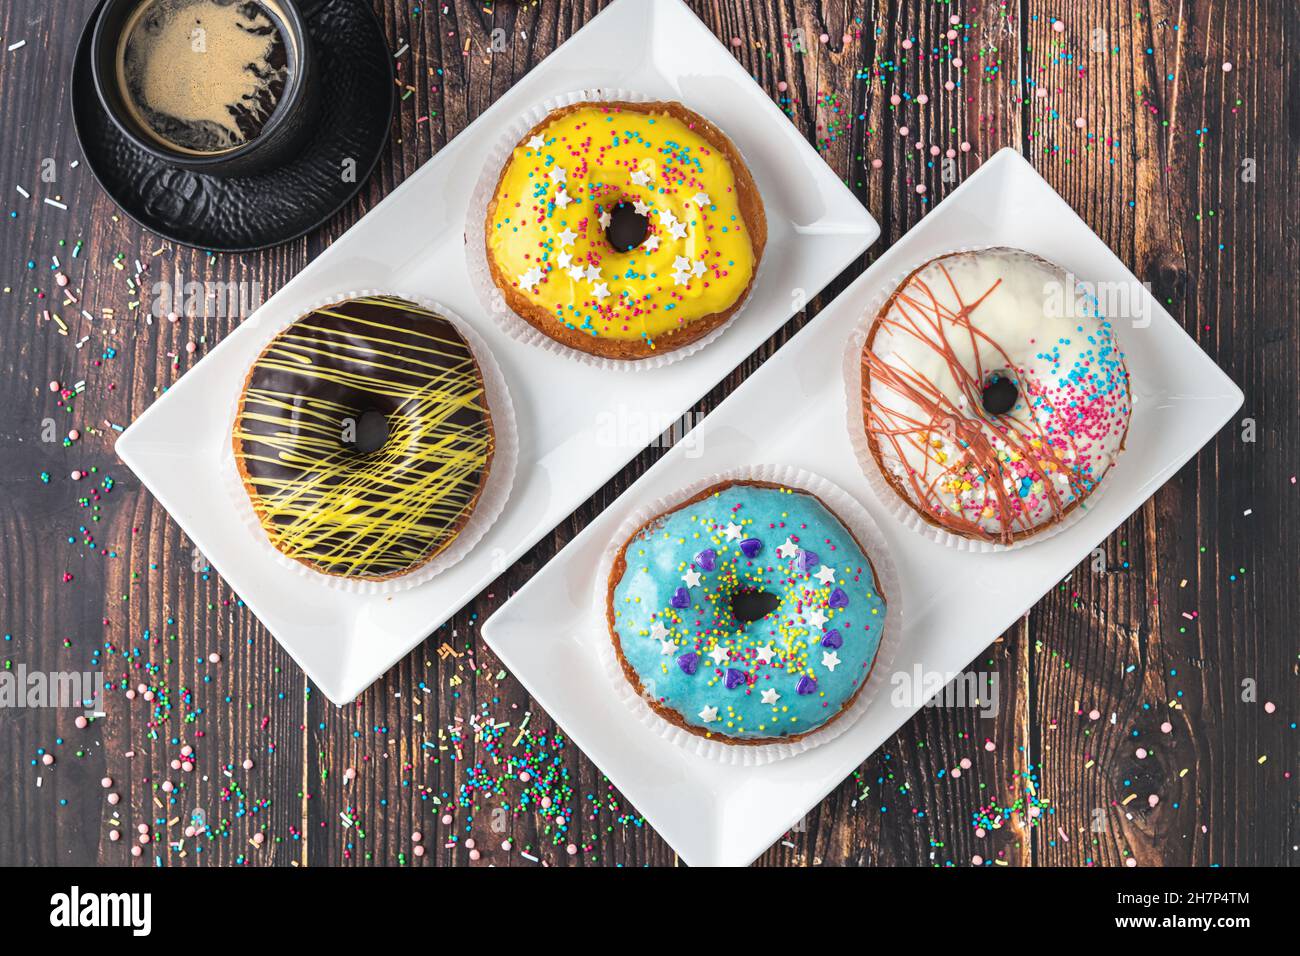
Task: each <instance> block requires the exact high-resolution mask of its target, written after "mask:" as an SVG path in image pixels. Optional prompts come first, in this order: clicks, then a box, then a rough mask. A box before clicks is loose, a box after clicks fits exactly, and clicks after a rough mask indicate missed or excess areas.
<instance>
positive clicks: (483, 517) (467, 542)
mask: <svg viewBox="0 0 1300 956" xmlns="http://www.w3.org/2000/svg"><path fill="white" fill-rule="evenodd" d="M370 296H395V297H397V298H400V299H406V300H407V301H408V302H413V303H415V304H416V305H418V306H421V307H422V308H425V309H428V310H429V311H430V312H435V313H437V314H438V315H440V316H442V317H443V318H445V319H446V320H447V321H448V322H450V323H451V324H452V325H453V326H455V327H456V331H458V332H459V333H460V334H461V335H462V336H464V337H465V341H466V342H467V343H468V344H469V347H470V351H471V352H473V354H474V360H475V361H476V362H477V363H478V367H479V372H480V374H481V375H482V376H483V386H484V389H485V391H486V394H487V404H488V413H489V415H491V418H492V432H493V443H494V449H493V452H492V465H491V468H490V469H489V471H488V477H487V481H486V482H484V484H483V489H482V491H481V492H480V493H479V499H478V502H477V503H476V504H475V506H474V511H473V512H472V513H471V514H470V517H469V520H468V521H466V522H465V526H464V527H463V528H461V529H460V533H459V534H457V535H456V538H455V540H454V541H452V543H451V544H450V545H448V546H447V548H446V549H445V550H443V551H442V553H440V554H438V555H437V556H436V557H434V558H432V559H430V560H429V561H427V562H426V563H425V564H423V565H421V566H420V567H418V568H416V569H415V570H413V571H411V572H410V573H408V574H402V575H399V576H397V577H393V578H387V579H384V580H381V581H375V580H366V579H359V578H348V577H343V576H341V575H336V574H326V573H324V572H323V571H317V570H316V569H314V568H312V567H309V566H308V565H306V564H303V563H302V562H301V561H295V560H294V559H293V558H291V557H289V556H288V555H286V554H284V553H283V552H282V551H280V550H279V549H278V548H276V547H275V545H273V544H272V543H271V540H270V538H268V537H267V534H266V529H265V528H263V527H262V522H261V520H260V519H259V518H258V517H257V512H256V511H255V510H254V509H253V503H252V501H251V500H250V499H249V496H248V490H247V488H245V486H244V481H243V479H242V478H241V477H240V475H239V469H238V467H237V466H236V464H235V451H234V447H233V443H232V442H231V440H230V435H231V430H230V429H227V430H226V432H225V435H224V439H223V455H222V465H221V469H222V474H221V479H222V484H223V485H224V486H225V487H226V490H227V492H228V493H229V494H230V498H231V501H232V502H233V503H234V505H235V510H236V512H237V513H238V515H239V518H240V524H241V525H242V526H243V528H244V530H245V531H246V532H247V533H248V535H249V537H250V538H252V540H253V542H254V546H255V547H257V548H260V549H262V551H263V552H264V553H266V554H268V555H269V556H271V558H272V559H273V560H274V561H275V562H276V563H277V564H279V565H280V567H282V568H286V569H288V570H290V571H293V572H294V573H295V574H298V575H300V576H302V577H305V578H310V579H311V580H313V581H316V582H317V583H319V584H322V585H324V586H325V587H328V588H333V589H334V590H336V591H345V592H347V593H349V594H392V593H395V592H397V591H405V590H407V589H409V588H413V587H418V586H419V585H421V584H424V583H425V582H426V581H428V580H430V579H431V578H433V577H434V576H435V575H437V574H438V573H440V572H442V571H445V570H446V569H447V568H449V567H451V566H452V565H453V564H455V563H456V562H458V561H460V560H461V559H462V558H463V557H465V555H467V554H469V552H470V550H471V549H472V548H473V547H474V545H476V544H477V543H478V542H479V540H480V539H481V538H482V537H483V535H484V534H486V533H487V530H488V528H490V527H492V525H493V523H494V522H495V521H496V520H497V518H498V517H500V516H501V512H502V510H503V509H504V508H505V505H506V500H507V499H508V498H509V497H510V488H511V486H512V485H513V484H514V478H515V466H516V464H517V463H518V460H519V436H518V432H517V431H516V429H515V411H514V405H513V404H512V402H511V401H510V391H509V389H508V388H507V387H506V379H505V376H504V375H503V374H502V372H501V368H500V366H498V365H497V362H496V359H495V358H494V357H493V356H492V352H491V351H490V350H489V349H488V345H487V342H486V341H484V339H483V337H482V336H481V335H479V334H478V332H476V331H475V330H474V328H473V327H472V326H471V325H470V324H469V323H468V322H466V321H465V320H464V319H462V318H461V317H460V316H459V315H457V314H456V313H455V312H453V311H452V310H451V309H448V308H447V307H446V306H444V305H442V304H441V303H440V302H438V301H436V300H434V299H430V298H429V297H427V296H423V295H418V294H413V293H408V292H396V291H391V290H388V291H385V290H378V289H363V290H360V291H357V290H352V291H347V292H337V293H334V294H333V295H328V296H325V297H323V298H321V299H318V300H316V301H315V302H314V303H312V304H311V305H308V306H307V307H305V308H304V309H302V311H300V312H294V313H293V314H291V315H289V316H288V317H287V318H286V319H285V320H284V321H283V322H279V323H275V324H274V325H273V326H267V327H266V328H264V329H260V330H259V332H260V334H261V341H260V342H259V343H258V346H257V354H258V355H261V353H262V351H263V350H264V349H265V348H266V347H267V346H268V345H270V344H271V341H272V339H274V338H275V337H276V336H277V335H279V334H280V333H281V332H283V331H284V330H285V329H286V328H288V327H289V326H290V325H292V324H293V323H294V322H296V321H298V319H300V318H302V317H303V316H305V315H307V314H309V313H310V312H313V311H315V310H317V309H321V308H324V307H325V306H327V305H332V304H334V303H337V302H342V301H344V300H345V299H359V298H367V297H370ZM243 394H244V388H243V384H242V381H241V384H240V387H239V389H238V390H237V391H236V392H235V394H234V396H233V400H232V402H231V405H230V413H229V421H230V423H231V428H233V427H234V423H235V421H236V419H237V416H238V414H239V403H240V400H241V399H242V398H243Z"/></svg>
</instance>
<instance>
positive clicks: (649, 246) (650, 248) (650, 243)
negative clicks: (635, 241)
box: [641, 236, 659, 252]
mask: <svg viewBox="0 0 1300 956" xmlns="http://www.w3.org/2000/svg"><path fill="white" fill-rule="evenodd" d="M641 248H642V249H644V250H645V251H646V252H654V251H655V250H656V249H658V248H659V237H658V236H651V237H650V238H649V239H647V240H646V241H645V242H643V243H641Z"/></svg>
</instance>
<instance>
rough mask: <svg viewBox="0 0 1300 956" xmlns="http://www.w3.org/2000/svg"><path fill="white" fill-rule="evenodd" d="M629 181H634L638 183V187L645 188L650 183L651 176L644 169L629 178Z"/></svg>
mask: <svg viewBox="0 0 1300 956" xmlns="http://www.w3.org/2000/svg"><path fill="white" fill-rule="evenodd" d="M628 179H630V180H632V182H634V183H636V184H637V185H638V186H644V185H645V184H646V183H648V182H649V181H650V174H649V173H647V172H646V171H645V170H643V169H638V170H637V171H636V172H634V173H633V174H632V175H631V176H629V177H628Z"/></svg>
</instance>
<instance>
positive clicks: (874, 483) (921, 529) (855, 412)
mask: <svg viewBox="0 0 1300 956" xmlns="http://www.w3.org/2000/svg"><path fill="white" fill-rule="evenodd" d="M992 248H1010V247H1005V246H958V247H955V248H952V249H947V250H945V251H943V252H936V253H935V254H934V255H931V256H928V257H926V259H925V260H924V261H923V262H917V263H916V264H914V265H912V266H911V267H909V268H908V269H907V270H905V271H904V272H901V273H899V274H898V275H896V276H894V277H893V278H892V279H890V280H889V281H888V282H886V283H882V284H881V286H880V288H879V291H878V292H877V293H876V294H875V295H874V296H872V298H871V301H870V302H868V303H867V306H866V308H865V309H864V310H863V312H862V315H861V316H860V317H859V319H858V321H857V323H856V324H855V325H854V327H853V329H852V330H851V331H850V332H849V336H848V340H847V342H846V343H845V347H844V357H843V364H844V368H843V372H844V413H845V417H846V419H847V427H848V433H849V443H850V444H851V445H852V446H853V454H854V456H855V457H856V458H857V460H858V465H859V467H861V469H862V474H863V476H864V477H865V478H866V479H867V483H868V484H869V485H870V486H871V490H872V491H873V492H874V493H875V495H876V497H877V498H879V499H880V501H881V503H882V504H884V505H885V507H886V508H888V509H889V511H890V513H891V514H892V515H893V516H894V517H895V518H896V519H898V521H899V523H900V524H902V525H905V526H906V527H908V528H911V529H912V530H913V531H915V532H917V533H918V534H920V535H922V536H924V537H926V538H929V539H930V540H931V541H934V542H937V543H938V544H942V545H944V546H945V547H949V548H953V549H955V550H957V551H971V552H974V553H977V554H992V553H994V552H998V551H1015V550H1017V549H1019V548H1023V547H1027V546H1028V545H1031V544H1037V543H1039V542H1040V541H1046V540H1047V539H1048V538H1051V537H1053V536H1055V535H1058V534H1060V533H1061V532H1062V531H1065V530H1066V529H1067V528H1072V527H1074V526H1075V525H1076V524H1078V523H1079V522H1080V521H1082V520H1083V519H1084V518H1086V517H1087V516H1088V512H1089V511H1090V510H1091V508H1092V506H1093V505H1094V504H1095V503H1096V502H1097V501H1099V500H1100V496H1101V494H1102V492H1103V491H1104V490H1105V489H1106V488H1107V487H1109V485H1110V484H1111V482H1108V481H1106V478H1107V477H1108V476H1109V475H1110V473H1111V471H1113V470H1114V469H1115V467H1116V465H1112V466H1111V467H1110V469H1108V470H1107V472H1106V474H1105V475H1103V476H1102V480H1101V482H1099V483H1098V485H1097V486H1096V487H1095V488H1094V489H1093V490H1092V492H1091V493H1090V494H1089V495H1088V497H1087V498H1086V499H1085V500H1083V501H1081V502H1079V504H1078V505H1076V506H1075V507H1074V508H1073V509H1071V510H1070V512H1069V513H1068V514H1067V515H1066V516H1065V517H1064V518H1062V519H1061V520H1059V521H1057V522H1055V523H1053V524H1048V525H1044V526H1042V527H1041V528H1039V530H1038V531H1037V532H1035V533H1034V534H1032V535H1030V536H1029V537H1027V538H1021V539H1020V540H1018V541H1014V542H1012V543H1011V544H1002V543H1001V542H997V541H984V540H982V539H979V538H967V537H965V536H964V535H960V534H955V533H953V532H951V531H948V530H946V529H944V528H940V527H938V526H937V525H933V524H931V523H930V522H929V521H926V520H925V518H923V517H922V516H921V514H920V512H918V511H917V510H916V509H915V508H913V507H912V505H911V504H910V502H909V500H908V499H904V498H903V496H902V495H900V494H899V493H898V492H897V491H896V490H895V489H894V486H893V485H891V484H890V483H889V480H888V479H887V478H886V477H885V475H884V473H883V472H882V471H881V470H880V465H879V464H877V462H876V459H875V456H874V455H872V454H871V442H870V440H869V439H868V438H867V426H866V421H865V418H864V416H863V414H862V350H863V348H865V347H866V344H867V337H868V335H869V334H870V332H871V326H872V325H873V324H874V323H875V320H876V315H877V313H879V312H880V309H881V308H882V307H883V306H884V304H885V301H886V300H887V299H888V298H889V297H890V296H891V295H892V294H893V293H894V290H896V289H897V288H898V286H899V285H900V284H901V283H902V282H903V280H904V279H906V278H907V277H908V276H909V275H911V274H912V272H913V271H915V270H916V269H918V268H919V267H920V266H922V265H923V264H924V263H925V262H929V261H931V260H933V259H939V258H942V257H943V256H950V255H955V254H957V253H962V252H981V251H983V250H985V249H992ZM1024 251H1025V252H1030V253H1031V254H1033V255H1037V253H1033V251H1032V250H1029V249H1026V250H1024ZM1043 258H1046V257H1043ZM1047 261H1048V262H1052V260H1051V259H1047ZM1053 265H1057V268H1061V266H1059V265H1058V264H1056V263H1054V262H1053ZM1129 400H1130V404H1132V402H1133V401H1134V398H1133V388H1132V382H1131V381H1130V383H1129Z"/></svg>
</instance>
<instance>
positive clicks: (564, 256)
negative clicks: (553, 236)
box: [555, 252, 573, 269]
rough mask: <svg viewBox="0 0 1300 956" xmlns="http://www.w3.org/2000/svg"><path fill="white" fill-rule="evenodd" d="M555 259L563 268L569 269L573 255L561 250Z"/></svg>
mask: <svg viewBox="0 0 1300 956" xmlns="http://www.w3.org/2000/svg"><path fill="white" fill-rule="evenodd" d="M555 261H556V262H557V263H559V266H560V268H561V269H567V268H569V263H571V262H572V261H573V255H572V254H571V253H568V252H561V253H560V254H559V255H558V256H556V257H555Z"/></svg>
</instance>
